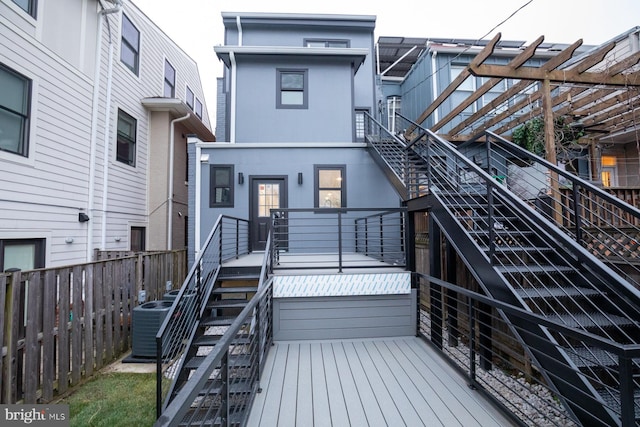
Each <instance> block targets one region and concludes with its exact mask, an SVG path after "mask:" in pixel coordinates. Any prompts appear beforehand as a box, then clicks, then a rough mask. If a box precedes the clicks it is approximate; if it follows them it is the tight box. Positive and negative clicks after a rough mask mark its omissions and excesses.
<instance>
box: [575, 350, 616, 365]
mask: <svg viewBox="0 0 640 427" xmlns="http://www.w3.org/2000/svg"><path fill="white" fill-rule="evenodd" d="M564 351H565V352H566V353H567V355H568V356H569V359H571V361H572V362H573V363H575V365H576V366H577V367H578V368H585V367H595V366H609V367H611V366H617V365H618V357H617V356H616V355H615V354H613V353H610V352H608V351H606V350H603V349H601V348H596V347H578V348H565V349H564Z"/></svg>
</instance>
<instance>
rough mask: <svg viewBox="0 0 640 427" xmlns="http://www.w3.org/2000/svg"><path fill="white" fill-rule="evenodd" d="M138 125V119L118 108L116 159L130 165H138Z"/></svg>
mask: <svg viewBox="0 0 640 427" xmlns="http://www.w3.org/2000/svg"><path fill="white" fill-rule="evenodd" d="M136 126H137V120H136V119H134V118H133V117H131V116H130V115H129V114H127V113H125V112H124V111H122V110H118V139H117V147H116V160H117V161H119V162H122V163H126V164H127V165H129V166H135V165H136Z"/></svg>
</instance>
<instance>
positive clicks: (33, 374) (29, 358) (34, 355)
mask: <svg viewBox="0 0 640 427" xmlns="http://www.w3.org/2000/svg"><path fill="white" fill-rule="evenodd" d="M27 277H28V281H27V283H26V286H25V292H26V303H27V305H26V309H27V313H33V314H32V315H30V316H26V322H27V326H26V334H25V342H24V357H25V364H24V368H25V369H24V402H25V403H36V400H37V397H36V396H37V391H38V378H39V377H40V363H39V362H40V344H39V342H38V331H39V329H40V328H39V326H40V325H39V322H38V316H37V308H38V300H39V299H40V295H41V294H40V289H41V286H40V272H39V271H34V272H31V273H30V274H28V276H27Z"/></svg>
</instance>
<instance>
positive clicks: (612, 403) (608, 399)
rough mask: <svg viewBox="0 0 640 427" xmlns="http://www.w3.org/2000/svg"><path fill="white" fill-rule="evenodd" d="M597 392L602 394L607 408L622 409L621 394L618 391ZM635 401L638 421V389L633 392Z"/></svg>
mask: <svg viewBox="0 0 640 427" xmlns="http://www.w3.org/2000/svg"><path fill="white" fill-rule="evenodd" d="M597 392H598V393H599V394H600V396H601V397H602V400H604V402H605V404H606V405H607V406H609V407H610V408H620V392H619V391H618V390H614V389H611V388H607V389H598V390H597ZM633 401H634V405H633V406H634V408H635V411H634V412H635V414H636V417H635V419H636V420H638V419H640V390H638V389H637V388H636V389H635V390H634V391H633ZM636 425H637V421H636Z"/></svg>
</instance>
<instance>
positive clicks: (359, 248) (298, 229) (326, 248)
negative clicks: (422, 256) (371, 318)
mask: <svg viewBox="0 0 640 427" xmlns="http://www.w3.org/2000/svg"><path fill="white" fill-rule="evenodd" d="M405 224H406V209H404V208H383V209H370V208H344V209H331V208H319V209H278V210H274V211H272V213H271V227H272V230H273V250H272V256H273V258H274V260H275V261H274V269H307V270H309V269H313V270H317V269H333V270H335V269H337V270H338V271H340V272H342V271H343V270H344V269H358V268H360V269H362V268H387V267H390V266H395V267H405V266H406V258H407V257H406V250H407V248H406V239H405Z"/></svg>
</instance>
